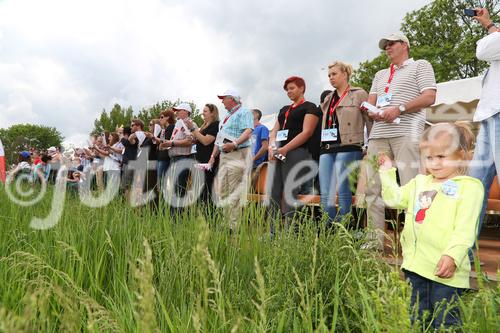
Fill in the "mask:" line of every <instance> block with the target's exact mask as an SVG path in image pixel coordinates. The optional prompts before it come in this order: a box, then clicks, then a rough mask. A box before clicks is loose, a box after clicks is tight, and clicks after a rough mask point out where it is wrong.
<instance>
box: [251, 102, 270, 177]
mask: <svg viewBox="0 0 500 333" xmlns="http://www.w3.org/2000/svg"><path fill="white" fill-rule="evenodd" d="M252 113H253V126H254V130H253V166H252V169H254V170H255V169H257V167H258V166H259V165H261V164H262V163H264V162H266V161H267V150H268V148H269V129H268V128H267V127H266V126H264V125H262V124H261V123H260V119H261V118H262V112H261V111H260V110H259V109H253V110H252Z"/></svg>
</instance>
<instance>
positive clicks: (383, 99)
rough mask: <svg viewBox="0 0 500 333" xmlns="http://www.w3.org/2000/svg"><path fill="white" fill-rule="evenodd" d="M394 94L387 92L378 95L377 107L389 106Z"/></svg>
mask: <svg viewBox="0 0 500 333" xmlns="http://www.w3.org/2000/svg"><path fill="white" fill-rule="evenodd" d="M391 100H392V94H390V93H387V94H384V95H381V96H378V97H377V107H378V108H381V107H384V106H388V105H389V104H390V103H391Z"/></svg>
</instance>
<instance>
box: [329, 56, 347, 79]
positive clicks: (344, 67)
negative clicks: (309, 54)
mask: <svg viewBox="0 0 500 333" xmlns="http://www.w3.org/2000/svg"><path fill="white" fill-rule="evenodd" d="M333 67H337V68H338V69H340V71H341V72H343V73H345V74H346V75H347V82H349V80H350V79H351V75H352V72H353V68H352V65H351V64H348V63H345V62H342V61H334V62H333V63H331V64H330V65H328V70H330V69H332V68H333Z"/></svg>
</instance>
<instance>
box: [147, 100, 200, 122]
mask: <svg viewBox="0 0 500 333" xmlns="http://www.w3.org/2000/svg"><path fill="white" fill-rule="evenodd" d="M180 103H181V101H180V100H179V99H177V101H175V102H172V101H170V100H167V99H166V100H163V101H161V102H157V103H156V104H154V105H153V106H150V107H147V108H142V109H141V111H139V114H138V115H137V118H139V119H141V120H142V121H143V122H144V124H149V121H150V120H151V119H158V118H159V117H160V113H161V112H162V111H164V110H166V109H170V108H173V107H175V106H177V105H179V104H180ZM189 105H191V109H192V110H193V114H191V118H192V119H193V121H194V122H195V123H196V124H197V125H198V126H201V124H203V118H202V117H201V114H200V110H198V109H197V108H196V104H195V103H194V102H189Z"/></svg>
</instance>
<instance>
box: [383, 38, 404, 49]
mask: <svg viewBox="0 0 500 333" xmlns="http://www.w3.org/2000/svg"><path fill="white" fill-rule="evenodd" d="M396 43H402V41H400V40H394V41H390V42H387V44H385V48H388V47H391V46H393V45H394V44H396Z"/></svg>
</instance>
